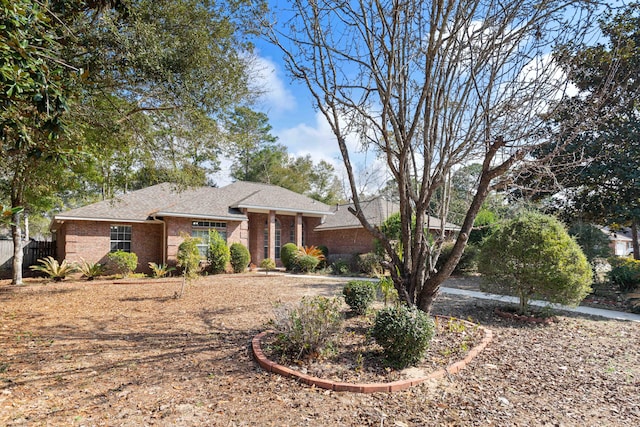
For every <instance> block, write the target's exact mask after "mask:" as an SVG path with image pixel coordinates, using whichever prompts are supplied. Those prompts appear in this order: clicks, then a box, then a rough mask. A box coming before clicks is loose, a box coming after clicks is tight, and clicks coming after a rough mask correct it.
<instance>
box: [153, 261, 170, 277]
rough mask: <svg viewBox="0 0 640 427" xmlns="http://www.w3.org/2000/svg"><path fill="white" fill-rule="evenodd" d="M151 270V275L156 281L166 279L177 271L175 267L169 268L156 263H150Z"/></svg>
mask: <svg viewBox="0 0 640 427" xmlns="http://www.w3.org/2000/svg"><path fill="white" fill-rule="evenodd" d="M149 268H150V269H151V274H152V276H153V278H155V279H160V278H162V277H165V276H166V275H167V274H169V273H171V272H172V271H173V270H175V269H176V268H175V267H169V266H168V265H167V264H156V263H155V262H150V263H149Z"/></svg>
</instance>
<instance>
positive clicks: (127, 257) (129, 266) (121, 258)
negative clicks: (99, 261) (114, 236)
mask: <svg viewBox="0 0 640 427" xmlns="http://www.w3.org/2000/svg"><path fill="white" fill-rule="evenodd" d="M107 258H108V259H109V266H110V268H111V270H112V271H113V272H114V273H115V274H121V275H122V276H125V277H126V276H129V275H130V274H131V273H133V272H134V271H135V269H136V267H137V266H138V255H136V254H135V253H133V252H125V251H121V250H118V251H115V252H111V253H110V254H108V255H107Z"/></svg>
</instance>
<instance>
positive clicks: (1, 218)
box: [0, 205, 24, 225]
mask: <svg viewBox="0 0 640 427" xmlns="http://www.w3.org/2000/svg"><path fill="white" fill-rule="evenodd" d="M23 210H24V209H23V208H22V207H21V206H17V207H15V208H12V207H7V208H5V207H4V206H2V205H0V225H5V224H6V225H11V224H12V222H11V221H12V219H13V217H14V215H17V214H19V213H21V212H22V211H23Z"/></svg>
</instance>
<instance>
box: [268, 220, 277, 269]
mask: <svg viewBox="0 0 640 427" xmlns="http://www.w3.org/2000/svg"><path fill="white" fill-rule="evenodd" d="M268 253H269V258H270V259H272V260H274V261H275V260H276V211H269V250H268Z"/></svg>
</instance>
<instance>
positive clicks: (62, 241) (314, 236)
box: [51, 182, 458, 271]
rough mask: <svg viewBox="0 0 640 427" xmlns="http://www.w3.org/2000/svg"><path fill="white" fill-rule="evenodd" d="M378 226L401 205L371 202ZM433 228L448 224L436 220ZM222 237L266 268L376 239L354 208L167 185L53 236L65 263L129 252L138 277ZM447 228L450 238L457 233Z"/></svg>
mask: <svg viewBox="0 0 640 427" xmlns="http://www.w3.org/2000/svg"><path fill="white" fill-rule="evenodd" d="M363 211H364V213H365V215H366V217H367V218H368V219H369V220H370V221H371V223H372V224H375V225H380V224H381V223H382V222H383V221H384V220H385V219H386V218H387V217H388V216H389V215H391V214H392V213H395V212H397V211H398V206H397V205H395V204H393V203H391V202H387V201H385V200H384V199H383V198H377V199H374V200H372V201H370V202H366V203H363ZM430 228H432V229H434V230H435V229H439V228H440V221H439V220H437V219H435V218H432V217H430ZM212 229H213V230H217V231H218V232H219V233H220V234H221V235H222V237H223V238H225V239H226V241H227V243H228V244H231V243H235V242H237V243H242V244H243V245H245V246H246V247H247V248H248V249H249V252H250V254H251V262H252V263H254V264H256V265H259V264H260V262H261V261H262V260H263V259H265V258H271V259H274V260H276V262H277V263H278V265H280V263H279V260H280V248H281V247H282V246H283V245H284V244H285V243H289V242H291V243H295V244H296V245H297V246H303V245H306V246H309V245H316V246H318V245H323V246H326V247H327V248H328V250H329V254H330V255H331V254H333V255H348V256H351V255H353V254H360V253H366V252H370V251H371V250H372V249H373V239H372V237H371V235H370V234H369V233H368V232H367V231H366V230H364V228H363V227H362V226H361V225H360V223H359V222H358V220H357V218H356V217H355V216H354V215H353V214H351V213H350V212H349V211H348V205H342V206H340V205H339V206H337V208H335V207H331V206H328V205H325V204H323V203H321V202H318V201H315V200H313V199H311V198H309V197H306V196H303V195H301V194H298V193H294V192H292V191H289V190H286V189H284V188H281V187H278V186H274V185H268V184H260V183H252V182H235V183H233V184H230V185H228V186H226V187H222V188H213V187H200V188H189V189H183V190H179V189H177V188H176V187H175V186H173V185H171V184H159V185H154V186H152V187H148V188H144V189H141V190H137V191H133V192H130V193H127V194H124V195H122V196H120V197H117V198H115V199H113V200H105V201H102V202H98V203H94V204H91V205H88V206H84V207H81V208H78V209H73V210H70V211H67V212H63V213H60V214H58V215H56V216H55V217H54V218H53V221H52V223H51V230H52V231H53V233H54V236H55V237H54V239H55V240H56V249H57V255H58V258H59V259H60V260H62V259H67V260H68V261H80V260H81V259H84V260H85V261H88V262H100V263H106V261H107V255H108V254H109V252H113V251H116V250H119V249H120V250H124V251H128V252H134V253H136V255H138V263H139V264H138V267H139V268H138V271H148V268H147V266H148V263H149V262H155V263H167V264H170V265H175V263H176V255H177V252H178V246H179V245H180V243H181V242H182V241H183V239H184V236H185V235H190V236H194V237H200V238H201V239H202V240H203V242H202V245H201V252H202V254H203V256H204V254H205V253H206V246H207V239H208V234H209V230H212ZM457 229H458V228H457V227H456V226H454V225H452V224H445V230H446V232H453V231H456V230H457Z"/></svg>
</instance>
